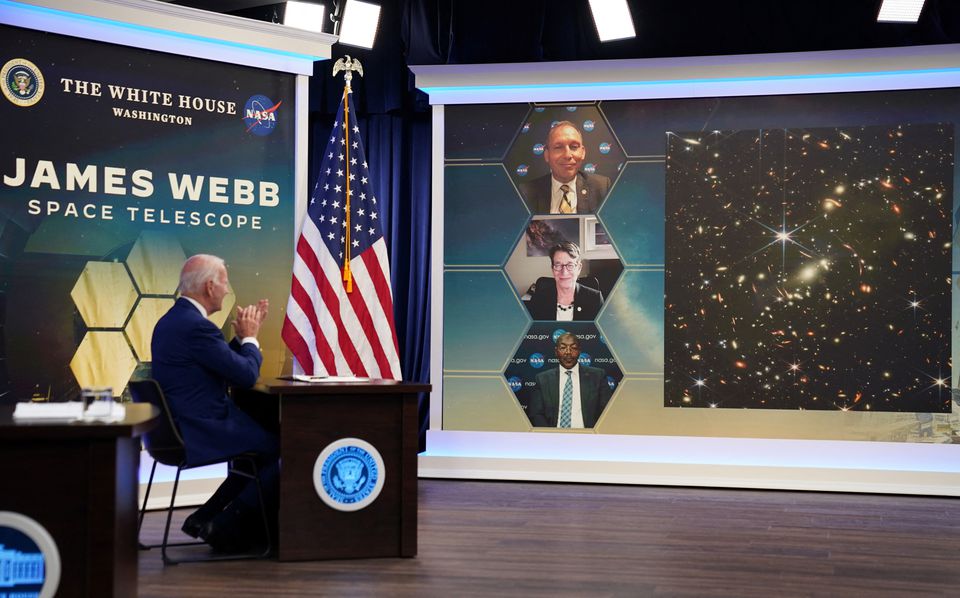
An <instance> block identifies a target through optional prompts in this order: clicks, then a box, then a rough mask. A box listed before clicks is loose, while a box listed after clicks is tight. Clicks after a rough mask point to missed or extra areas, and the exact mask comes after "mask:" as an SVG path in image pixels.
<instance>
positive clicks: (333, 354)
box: [281, 87, 400, 380]
mask: <svg viewBox="0 0 960 598" xmlns="http://www.w3.org/2000/svg"><path fill="white" fill-rule="evenodd" d="M349 89H350V88H349V87H347V88H346V89H345V90H344V94H343V95H344V99H343V100H342V101H341V102H340V109H339V110H338V112H337V120H336V121H335V122H334V123H333V129H332V130H331V132H330V138H329V141H328V142H327V147H326V149H325V150H324V156H323V162H322V164H321V166H320V177H319V178H318V179H317V185H316V187H315V188H314V190H313V194H312V196H311V197H310V205H309V206H308V208H307V217H306V218H305V219H304V221H303V229H302V230H301V232H300V238H299V239H298V240H297V250H296V254H295V255H294V260H293V282H292V284H291V288H290V299H289V300H288V301H287V314H286V317H285V318H284V321H283V330H282V332H281V336H282V337H283V341H284V342H285V343H286V345H287V347H289V348H290V351H291V352H292V353H293V356H294V359H295V363H294V371H295V372H296V373H301V372H302V373H304V374H310V375H314V376H317V375H330V376H351V375H352V376H361V377H369V378H388V379H395V380H399V379H400V358H399V356H398V351H397V332H396V328H395V326H394V322H393V291H392V290H391V288H390V262H389V260H388V259H387V246H386V242H385V241H384V239H383V231H382V229H381V227H380V222H381V220H382V218H381V213H380V204H379V203H378V202H377V198H376V195H375V194H374V192H373V186H372V185H371V184H370V172H369V169H368V167H367V159H366V156H365V154H364V151H363V144H362V143H361V141H360V128H359V127H357V125H356V120H355V116H354V115H355V114H356V113H355V112H354V110H353V99H352V93H351V92H350V90H349ZM344 104H347V106H348V108H347V110H346V111H344ZM348 206H349V210H348Z"/></svg>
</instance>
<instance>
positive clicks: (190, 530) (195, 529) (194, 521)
mask: <svg viewBox="0 0 960 598" xmlns="http://www.w3.org/2000/svg"><path fill="white" fill-rule="evenodd" d="M207 523H208V522H207V520H205V519H203V518H202V517H200V516H199V515H197V514H196V513H194V514H192V515H190V516H189V517H187V518H186V519H184V520H183V525H182V526H180V529H181V530H182V531H183V533H185V534H187V535H188V536H190V537H191V538H199V537H200V532H201V531H203V526H205V525H206V524H207Z"/></svg>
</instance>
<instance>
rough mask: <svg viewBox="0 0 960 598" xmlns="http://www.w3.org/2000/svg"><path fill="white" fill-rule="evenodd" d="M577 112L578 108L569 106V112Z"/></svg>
mask: <svg viewBox="0 0 960 598" xmlns="http://www.w3.org/2000/svg"><path fill="white" fill-rule="evenodd" d="M576 111H577V107H576V106H567V112H576Z"/></svg>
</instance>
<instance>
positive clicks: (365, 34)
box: [330, 0, 380, 48]
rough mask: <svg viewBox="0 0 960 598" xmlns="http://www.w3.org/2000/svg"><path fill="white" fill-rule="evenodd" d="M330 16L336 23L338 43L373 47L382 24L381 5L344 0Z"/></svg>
mask: <svg viewBox="0 0 960 598" xmlns="http://www.w3.org/2000/svg"><path fill="white" fill-rule="evenodd" d="M330 18H331V19H332V20H333V21H334V23H336V25H335V27H336V32H337V34H338V35H339V36H340V39H339V40H338V43H341V44H344V45H347V46H359V47H361V48H372V47H373V40H374V38H376V36H377V28H378V27H379V26H380V5H379V4H373V3H372V2H360V0H342V2H341V3H340V4H337V7H336V10H335V11H334V14H332V15H331V16H330Z"/></svg>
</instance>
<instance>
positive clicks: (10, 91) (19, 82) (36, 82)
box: [0, 58, 45, 108]
mask: <svg viewBox="0 0 960 598" xmlns="http://www.w3.org/2000/svg"><path fill="white" fill-rule="evenodd" d="M0 79H2V80H3V95H4V96H5V97H6V98H7V99H8V100H10V102H11V103H12V104H15V105H17V106H20V107H22V108H28V107H30V106H33V105H34V104H36V103H37V102H39V101H40V98H42V97H43V90H44V86H45V85H44V81H43V73H41V72H40V69H38V68H37V65H35V64H33V63H32V62H30V61H29V60H26V59H24V58H14V59H13V60H8V61H7V63H6V64H4V65H3V68H2V69H0Z"/></svg>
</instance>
